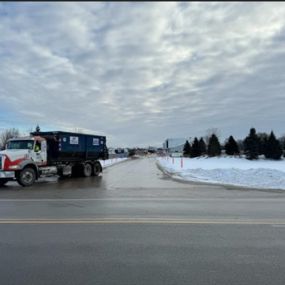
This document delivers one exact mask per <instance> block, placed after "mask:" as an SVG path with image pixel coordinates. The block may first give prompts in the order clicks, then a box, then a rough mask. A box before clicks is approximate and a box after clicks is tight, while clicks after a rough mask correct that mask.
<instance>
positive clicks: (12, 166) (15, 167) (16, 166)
mask: <svg viewBox="0 0 285 285" xmlns="http://www.w3.org/2000/svg"><path fill="white" fill-rule="evenodd" d="M18 168H19V165H11V166H10V167H9V169H18Z"/></svg>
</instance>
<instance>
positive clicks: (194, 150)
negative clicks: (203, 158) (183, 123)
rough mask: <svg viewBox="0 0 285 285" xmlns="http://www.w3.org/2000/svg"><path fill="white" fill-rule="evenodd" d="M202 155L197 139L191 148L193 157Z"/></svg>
mask: <svg viewBox="0 0 285 285" xmlns="http://www.w3.org/2000/svg"><path fill="white" fill-rule="evenodd" d="M200 155H201V151H200V147H199V141H198V139H197V138H196V137H195V139H194V142H193V144H192V147H191V157H197V156H200Z"/></svg>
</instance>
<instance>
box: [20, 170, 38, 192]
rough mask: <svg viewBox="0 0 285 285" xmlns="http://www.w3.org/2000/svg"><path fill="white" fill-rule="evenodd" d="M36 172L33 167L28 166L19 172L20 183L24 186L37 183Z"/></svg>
mask: <svg viewBox="0 0 285 285" xmlns="http://www.w3.org/2000/svg"><path fill="white" fill-rule="evenodd" d="M35 180H36V172H35V170H34V169H33V168H31V167H26V168H24V169H23V170H21V171H20V172H19V174H18V175H17V181H18V183H19V184H20V185H21V186H23V187H28V186H31V185H33V184H34V183H35Z"/></svg>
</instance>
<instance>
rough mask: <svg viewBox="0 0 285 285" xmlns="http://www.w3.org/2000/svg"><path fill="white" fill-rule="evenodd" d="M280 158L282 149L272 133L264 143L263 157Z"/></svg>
mask: <svg viewBox="0 0 285 285" xmlns="http://www.w3.org/2000/svg"><path fill="white" fill-rule="evenodd" d="M281 156H282V148H281V145H280V142H279V141H278V140H277V139H276V137H275V135H274V133H273V131H272V132H271V133H270V136H269V138H268V140H267V143H266V147H265V157H266V158H271V159H280V158H281Z"/></svg>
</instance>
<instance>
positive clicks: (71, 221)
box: [0, 217, 285, 226]
mask: <svg viewBox="0 0 285 285" xmlns="http://www.w3.org/2000/svg"><path fill="white" fill-rule="evenodd" d="M0 224H221V225H275V226H280V225H281V226H285V220H266V219H264V220H262V219H252V220H249V219H248V220H235V219H160V218H116V217H115V218H105V219H102V218H101V219H0Z"/></svg>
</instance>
